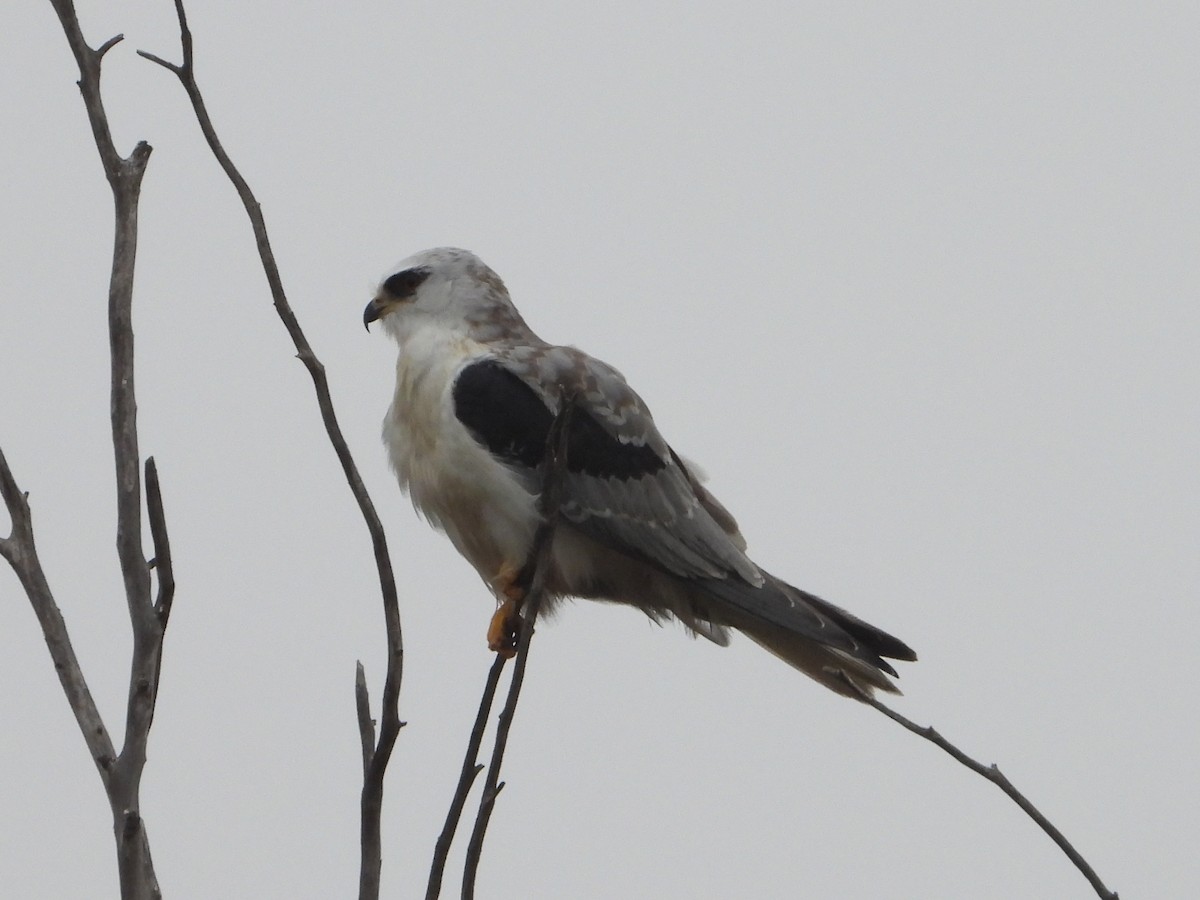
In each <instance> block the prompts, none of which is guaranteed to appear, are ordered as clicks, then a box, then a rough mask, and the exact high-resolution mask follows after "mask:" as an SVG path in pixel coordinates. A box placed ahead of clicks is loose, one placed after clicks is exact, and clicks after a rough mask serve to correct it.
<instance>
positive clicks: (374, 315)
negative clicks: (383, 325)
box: [363, 297, 387, 331]
mask: <svg viewBox="0 0 1200 900" xmlns="http://www.w3.org/2000/svg"><path fill="white" fill-rule="evenodd" d="M385 312H387V301H386V300H384V299H383V298H382V297H376V298H374V299H373V300H372V301H371V302H370V303H368V304H367V308H366V309H364V310H363V327H364V328H366V329H367V331H370V330H371V323H372V322H374V321H375V320H376V319H379V318H381V317H382V316H383V314H384V313H385Z"/></svg>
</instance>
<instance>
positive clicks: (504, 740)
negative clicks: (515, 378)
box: [462, 395, 575, 900]
mask: <svg viewBox="0 0 1200 900" xmlns="http://www.w3.org/2000/svg"><path fill="white" fill-rule="evenodd" d="M574 412H575V398H574V396H570V395H568V396H565V397H563V399H562V402H561V405H560V407H559V410H558V415H556V416H555V417H554V423H553V425H551V427H550V433H549V434H548V435H547V436H546V461H545V468H544V470H543V472H542V493H541V497H540V498H539V500H538V510H539V512H540V514H541V519H542V521H541V523H540V524H539V525H538V529H537V532H536V533H535V534H534V537H533V545H532V547H531V549H530V552H529V557H528V558H527V559H526V561H525V567H524V569H523V571H522V573H521V576H520V579H521V580H522V581H524V580H525V579H526V578H527V579H528V584H529V589H528V591H527V593H526V596H525V609H524V610H523V612H522V617H523V622H522V624H521V637H520V641H519V642H518V644H517V664H516V666H514V667H513V674H512V681H511V682H510V683H509V685H508V697H507V698H506V700H505V703H504V709H502V710H501V711H500V719H499V724H498V725H497V726H496V741H495V743H494V744H493V745H492V759H491V762H490V763H489V764H488V772H487V777H486V778H485V779H484V783H483V794H482V796H481V797H480V798H479V812H478V813H477V814H476V816H475V827H474V828H473V829H472V831H471V839H470V841H469V843H468V844H467V858H466V862H465V863H464V865H463V885H462V898H463V900H473V898H474V896H475V880H476V877H477V875H478V872H479V859H480V856H481V855H482V853H483V840H484V837H485V836H486V834H487V827H488V822H489V821H490V820H491V817H492V810H493V809H494V807H495V805H496V797H497V796H499V794H500V791H501V790H503V788H504V783H503V782H502V781H500V766H501V764H502V763H503V762H504V751H505V749H506V748H507V746H508V734H509V730H510V729H511V728H512V723H513V717H514V716H515V715H516V712H517V701H518V700H519V699H520V696H521V685H522V684H523V683H524V681H525V666H526V665H527V664H528V662H529V644H530V642H531V641H532V640H533V632H534V627H535V623H536V622H537V616H538V611H539V610H540V609H541V606H542V599H543V597H544V596H545V593H546V579H547V578H548V577H549V574H550V568H551V565H550V557H551V553H552V552H553V544H554V531H555V529H556V528H557V526H558V519H559V509H560V508H561V507H562V493H563V482H564V481H565V480H566V474H567V462H568V460H567V445H568V441H569V438H570V435H571V417H572V416H573V415H574Z"/></svg>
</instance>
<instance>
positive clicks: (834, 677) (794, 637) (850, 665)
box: [708, 572, 917, 700]
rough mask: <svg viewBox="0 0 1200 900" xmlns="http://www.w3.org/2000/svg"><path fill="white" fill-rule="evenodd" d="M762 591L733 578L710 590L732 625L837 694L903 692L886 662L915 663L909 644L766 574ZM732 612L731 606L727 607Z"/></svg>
mask: <svg viewBox="0 0 1200 900" xmlns="http://www.w3.org/2000/svg"><path fill="white" fill-rule="evenodd" d="M763 575H764V577H765V578H766V582H765V583H764V584H763V586H762V587H760V588H756V587H752V586H750V585H747V584H744V583H737V582H734V581H732V580H723V581H721V582H710V583H709V585H708V587H709V589H710V590H711V591H712V592H713V593H715V594H717V595H718V596H720V597H721V599H722V600H724V601H725V602H726V604H728V605H729V606H732V607H734V608H736V609H737V610H738V611H739V613H740V615H737V616H736V617H735V618H734V620H733V621H730V622H729V624H730V625H733V626H734V627H735V628H737V629H738V630H739V631H741V632H742V633H743V634H745V635H746V636H747V637H748V638H750V639H751V640H752V641H754V642H755V643H757V644H759V645H760V646H762V647H764V648H766V649H767V650H770V651H771V652H772V653H774V654H775V655H776V656H778V657H779V658H780V659H782V660H783V661H784V662H786V663H788V664H789V665H791V666H793V667H794V668H796V669H799V670H800V671H801V672H803V673H804V674H805V675H808V676H809V677H810V678H813V679H814V680H816V681H819V682H820V683H821V684H823V685H825V686H826V687H827V688H829V689H830V690H832V691H836V692H837V693H839V694H842V695H843V696H846V697H853V698H855V699H859V700H861V699H862V697H861V694H866V695H867V696H871V695H872V693H873V691H874V690H875V689H879V690H881V691H887V692H889V693H893V694H898V693H900V690H899V688H897V687H896V685H895V684H894V683H893V682H892V681H891V679H890V678H889V677H888V676H889V675H890V676H894V677H895V676H896V670H895V669H893V668H892V666H891V665H890V664H889V663H888V662H887V661H886V660H885V659H884V657H888V658H890V659H899V660H907V661H911V660H915V659H916V658H917V654H916V653H914V652H913V650H912V648H910V647H909V646H908V645H907V644H905V643H904V642H903V641H901V640H900V639H898V638H895V637H893V636H892V635H890V634H888V633H887V632H886V631H883V630H882V629H880V628H876V627H875V626H874V625H871V624H869V623H867V622H864V621H863V620H862V619H860V618H858V617H857V616H855V615H854V614H853V613H849V612H847V611H846V610H844V609H842V608H841V607H838V606H834V605H833V604H832V603H829V602H827V601H825V600H822V599H821V598H820V597H817V596H815V595H813V594H810V593H808V592H807V591H802V590H800V589H799V588H795V587H792V586H791V585H790V584H788V583H787V582H785V581H781V580H780V579H778V578H775V577H774V576H773V575H769V574H767V573H766V572H764V573H763ZM726 608H728V607H726Z"/></svg>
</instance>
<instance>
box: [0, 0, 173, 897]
mask: <svg viewBox="0 0 1200 900" xmlns="http://www.w3.org/2000/svg"><path fill="white" fill-rule="evenodd" d="M51 5H52V6H53V7H54V11H55V13H56V14H57V15H58V19H59V22H60V23H61V25H62V28H63V33H64V34H65V35H66V38H67V43H68V44H69V45H70V47H71V52H72V54H73V55H74V57H75V62H76V64H77V65H78V67H79V90H80V93H81V94H82V95H83V103H84V108H85V110H86V111H87V116H88V122H89V124H90V126H91V131H92V137H93V139H94V140H95V143H96V149H97V151H98V152H99V154H100V162H101V165H102V166H103V169H104V175H105V177H106V178H107V180H108V183H109V187H110V188H111V189H112V194H113V207H114V214H115V216H114V217H115V223H114V225H115V227H114V241H113V257H112V272H111V275H110V278H109V286H108V334H109V346H110V351H111V353H110V359H111V366H110V391H111V393H110V398H111V402H110V413H111V425H112V441H113V461H114V464H115V468H116V482H117V557H118V559H119V561H120V566H121V576H122V580H123V581H124V585H125V600H126V606H127V607H128V610H129V619H130V623H131V626H132V630H133V656H132V661H131V665H130V673H129V690H128V695H127V702H126V710H125V735H124V743H123V746H122V748H121V751H120V753H116V752H115V750H114V748H113V744H112V740H111V738H110V736H109V734H108V731H107V729H106V728H105V726H104V723H103V721H102V720H101V718H100V715H99V713H98V711H97V710H96V706H95V703H94V702H93V700H92V696H91V693H90V691H89V689H88V686H87V682H86V680H85V679H84V676H83V672H82V671H81V669H80V667H79V661H78V660H77V659H76V657H75V654H74V651H73V649H72V647H71V641H70V636H69V635H68V633H67V628H66V623H65V622H64V621H63V617H62V614H61V613H60V612H59V610H58V606H57V604H56V603H55V601H54V596H53V594H52V593H51V591H50V588H49V585H48V582H47V580H46V576H45V573H44V572H43V570H42V566H41V562H40V561H39V559H38V555H37V548H36V546H35V544H34V537H33V522H32V517H31V513H30V509H29V503H28V499H27V498H26V496H25V494H24V493H23V492H22V491H20V490H19V488H18V487H17V484H16V481H15V479H14V478H13V475H12V472H11V471H10V469H9V467H8V462H7V460H5V459H4V458H3V455H2V454H0V489H2V493H3V496H4V502H5V506H6V508H7V509H8V512H9V516H10V518H11V519H12V532H11V534H10V536H9V537H8V538H7V539H5V540H4V541H3V542H0V553H2V554H3V556H4V557H5V559H6V560H7V561H8V563H9V564H10V565H11V566H12V568H13V570H14V571H15V572H16V574H17V577H18V579H19V580H20V581H21V585H22V587H24V589H25V593H26V595H27V596H28V598H29V601H30V604H31V605H32V606H33V609H34V612H35V614H36V615H37V617H38V622H39V623H40V625H41V627H42V632H43V634H44V635H45V638H46V644H47V646H48V647H49V649H50V655H51V658H52V659H53V661H54V664H55V670H56V671H57V672H58V675H59V680H60V682H61V684H62V686H63V690H64V692H65V693H66V696H67V701H68V703H69V704H70V705H71V709H72V711H73V712H74V713H75V718H76V721H77V722H78V724H79V727H80V730H81V731H82V733H83V737H84V740H85V742H86V743H87V746H88V750H89V752H90V753H91V755H92V759H93V761H94V762H95V764H96V767H97V769H98V770H99V772H100V777H101V780H102V781H103V783H104V789H105V793H106V794H107V796H108V801H109V806H110V808H111V810H112V817H113V834H114V837H115V838H116V844H117V868H118V873H119V877H120V883H121V896H122V897H123V898H137V900H142V898H155V897H159V896H160V892H159V888H158V881H157V878H156V876H155V873H154V865H153V862H152V861H151V858H150V844H149V841H148V839H147V837H146V831H145V826H144V823H143V820H142V816H141V811H140V799H139V794H140V787H141V778H142V770H143V768H144V767H145V764H146V744H147V742H148V740H149V735H150V726H151V724H152V722H153V719H154V699H155V697H156V695H157V693H158V683H159V672H160V669H161V666H160V662H161V654H162V638H163V629H164V627H165V624H166V619H165V617H160V616H159V615H157V614H156V611H155V605H154V603H153V602H152V601H151V598H150V582H151V576H150V564H149V563H148V562H147V561H146V558H145V554H144V551H143V547H142V493H141V492H142V482H141V457H140V454H139V451H138V433H137V402H136V396H135V391H134V384H135V381H134V348H133V311H132V310H133V274H134V262H135V259H136V255H137V236H138V199H139V197H140V194H141V184H142V177H143V175H144V174H145V171H146V164H147V162H148V161H149V158H150V145H149V144H147V143H145V142H144V141H143V142H141V143H139V144H137V146H136V147H134V149H133V151H132V152H131V153H130V154H129V156H127V157H124V156H121V154H120V153H119V152H118V151H117V149H116V146H115V144H114V143H113V139H112V132H111V130H110V128H109V124H108V117H107V114H106V113H105V109H104V102H103V99H102V97H101V94H100V68H101V64H102V62H103V60H104V56H105V54H106V53H108V51H109V50H110V49H112V48H113V47H114V46H116V44H117V43H119V42H120V40H121V36H120V35H118V36H116V37H113V38H110V39H109V40H107V41H105V42H104V43H103V44H101V45H100V46H99V47H97V48H93V47H91V46H90V45H89V44H88V43H87V41H86V40H85V39H84V37H83V32H82V30H81V29H80V26H79V18H78V16H77V14H76V12H75V6H74V3H73V2H72V0H51ZM149 467H150V470H151V471H153V463H150V464H149ZM152 492H153V496H152V498H151V507H152V508H151V509H150V511H149V512H150V516H151V518H152V520H153V526H152V528H153V532H154V541H155V545H156V547H160V548H166V547H168V546H169V545H168V542H167V531H166V518H165V516H164V515H163V510H162V504H161V499H160V497H159V495H158V484H157V477H156V476H155V480H154V486H153V489H152ZM161 555H162V556H163V559H164V564H163V568H162V570H161V571H162V572H165V573H166V580H165V581H163V580H161V579H160V596H164V597H166V598H167V600H166V606H167V607H169V604H170V600H169V597H170V594H171V593H172V591H173V588H174V580H173V578H172V576H171V574H170V569H171V566H170V551H169V549H167V550H165V551H163V552H162V554H161Z"/></svg>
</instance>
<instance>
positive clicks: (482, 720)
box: [425, 653, 508, 900]
mask: <svg viewBox="0 0 1200 900" xmlns="http://www.w3.org/2000/svg"><path fill="white" fill-rule="evenodd" d="M506 662H508V657H507V656H505V655H504V654H503V653H497V654H496V658H495V660H494V661H493V662H492V667H491V668H490V669H489V670H488V677H487V682H486V683H485V684H484V686H483V696H482V697H481V698H480V701H479V712H478V713H476V715H475V724H474V725H473V726H472V728H471V737H470V739H469V740H468V741H467V752H466V753H465V754H464V755H463V764H462V770H461V771H460V772H459V775H458V785H457V786H456V787H455V789H454V797H453V798H452V799H451V801H450V809H449V811H448V812H447V813H446V822H445V824H444V825H443V826H442V833H441V834H439V835H438V839H437V845H436V846H435V847H434V851H433V864H432V865H431V866H430V868H429V885H428V887H427V888H426V889H425V900H437V896H438V894H440V893H441V891H442V875H443V874H444V873H445V871H446V859H447V858H448V857H449V856H450V845H451V844H453V843H454V833H455V831H457V830H458V821H459V819H461V818H462V811H463V807H464V806H466V804H467V796H468V795H469V794H470V793H471V786H472V785H473V784H474V783H475V777H476V776H477V775H478V774H479V773H480V772H481V771H483V766H482V765H480V763H479V745H480V744H482V743H483V733H484V731H486V730H487V720H488V716H489V715H490V714H491V711H492V702H493V701H494V700H495V698H496V686H497V685H498V684H499V683H500V673H501V672H503V671H504V664H505V663H506Z"/></svg>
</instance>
